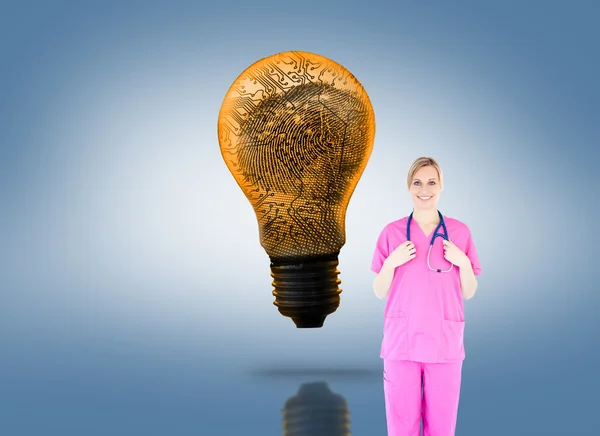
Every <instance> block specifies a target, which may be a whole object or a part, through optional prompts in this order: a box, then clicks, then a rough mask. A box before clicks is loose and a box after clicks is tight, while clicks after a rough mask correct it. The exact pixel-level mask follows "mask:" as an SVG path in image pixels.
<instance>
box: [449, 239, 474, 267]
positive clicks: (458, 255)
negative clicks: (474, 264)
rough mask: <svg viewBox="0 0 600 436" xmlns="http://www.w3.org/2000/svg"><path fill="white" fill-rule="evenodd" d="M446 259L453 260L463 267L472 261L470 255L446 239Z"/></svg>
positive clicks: (455, 263)
mask: <svg viewBox="0 0 600 436" xmlns="http://www.w3.org/2000/svg"><path fill="white" fill-rule="evenodd" d="M444 259H446V260H447V261H448V262H452V263H453V264H454V265H456V266H457V267H459V268H460V267H463V266H464V265H468V264H469V263H471V260H470V259H469V258H468V256H467V255H466V254H465V253H464V252H463V251H462V250H461V249H460V248H458V247H457V246H456V245H455V244H454V243H453V242H451V241H447V240H445V239H444Z"/></svg>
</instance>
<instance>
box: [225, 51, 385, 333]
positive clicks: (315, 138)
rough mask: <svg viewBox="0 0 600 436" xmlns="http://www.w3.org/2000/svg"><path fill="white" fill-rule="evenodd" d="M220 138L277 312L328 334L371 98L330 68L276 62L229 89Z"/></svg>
mask: <svg viewBox="0 0 600 436" xmlns="http://www.w3.org/2000/svg"><path fill="white" fill-rule="evenodd" d="M218 138H219V145H220V148H221V153H222V156H223V159H224V161H225V163H226V165H227V167H228V169H229V171H230V172H231V174H232V175H233V177H234V178H235V180H236V182H237V183H238V185H239V186H240V188H241V189H242V191H243V192H244V194H245V195H246V198H247V199H248V200H249V201H250V203H251V205H252V207H253V208H254V212H255V214H256V218H257V220H258V227H259V236H260V243H261V245H262V247H263V248H264V249H265V251H266V253H267V254H268V256H269V258H270V261H271V264H270V268H271V276H272V277H273V282H272V285H273V287H274V288H275V289H274V290H273V295H274V296H275V301H274V303H273V304H275V305H276V306H277V307H278V309H279V312H280V313H281V314H282V315H284V316H288V317H290V318H292V320H293V321H294V323H295V324H296V326H297V327H298V328H307V327H322V326H323V323H324V321H325V318H326V317H327V315H329V314H331V313H333V312H335V311H336V310H337V308H338V306H339V303H340V296H339V294H340V293H341V292H342V291H341V289H339V287H338V285H339V284H340V283H341V281H340V280H339V279H338V274H339V271H338V270H337V265H338V255H339V252H340V250H341V248H342V246H343V245H344V244H345V242H346V234H345V217H346V209H347V207H348V203H349V202H350V197H351V196H352V193H353V192H354V189H355V188H356V185H357V184H358V181H359V179H360V177H361V175H362V173H363V171H364V169H365V167H366V165H367V162H368V160H369V157H370V155H371V151H372V149H373V142H374V138H375V115H374V112H373V107H372V105H371V101H370V99H369V96H368V95H367V93H366V92H365V90H364V88H363V87H362V85H361V84H360V83H359V82H358V80H357V79H356V78H355V77H354V76H353V75H352V74H351V73H350V72H349V71H348V70H346V69H345V68H344V67H343V66H341V65H340V64H338V63H336V62H334V61H332V60H330V59H327V58H325V57H323V56H320V55H316V54H313V53H307V52H297V51H290V52H284V53H278V54H275V55H272V56H270V57H267V58H264V59H261V60H259V61H257V62H255V63H254V64H252V65H251V66H250V67H248V68H247V69H246V70H245V71H244V72H243V73H242V74H241V75H240V76H239V77H238V78H237V79H236V80H235V82H234V83H233V84H232V85H231V87H230V88H229V90H228V92H227V94H226V95H225V98H224V101H223V104H222V106H221V110H220V112H219V120H218Z"/></svg>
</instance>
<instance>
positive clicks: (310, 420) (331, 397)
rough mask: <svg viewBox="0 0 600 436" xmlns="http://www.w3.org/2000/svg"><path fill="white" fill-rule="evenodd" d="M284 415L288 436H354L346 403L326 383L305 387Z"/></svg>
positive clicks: (287, 406)
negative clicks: (351, 434) (351, 432)
mask: <svg viewBox="0 0 600 436" xmlns="http://www.w3.org/2000/svg"><path fill="white" fill-rule="evenodd" d="M282 414H283V434H284V435H286V436H350V412H349V411H348V405H347V403H346V400H345V399H344V397H343V396H341V395H340V394H335V393H333V392H332V391H331V389H329V385H328V384H327V383H326V382H324V381H318V382H312V383H304V384H302V385H301V386H300V388H299V389H298V393H297V394H296V395H294V396H293V397H291V398H290V399H288V400H287V401H286V402H285V407H284V408H283V410H282Z"/></svg>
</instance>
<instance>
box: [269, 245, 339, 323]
mask: <svg viewBox="0 0 600 436" xmlns="http://www.w3.org/2000/svg"><path fill="white" fill-rule="evenodd" d="M337 265H338V259H337V256H335V257H333V258H329V259H308V260H304V259H303V260H300V261H297V262H296V263H289V264H276V263H271V277H273V283H272V284H273V287H274V288H275V290H274V291H273V295H274V296H275V301H274V302H273V304H274V305H275V306H277V308H278V309H279V313H281V314H282V315H283V316H287V317H289V318H291V319H292V321H293V322H294V324H295V325H296V327H297V328H320V327H323V324H324V323H325V318H327V316H328V315H330V314H331V313H333V312H335V311H336V310H337V308H338V307H339V305H340V293H341V292H342V290H341V289H340V288H339V287H338V285H339V284H340V283H341V281H340V280H339V279H338V274H339V273H340V272H339V271H338V270H337Z"/></svg>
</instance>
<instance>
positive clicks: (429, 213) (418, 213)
mask: <svg viewBox="0 0 600 436" xmlns="http://www.w3.org/2000/svg"><path fill="white" fill-rule="evenodd" d="M413 219H414V220H415V221H416V222H418V223H419V224H439V222H440V217H439V215H438V211H437V209H413Z"/></svg>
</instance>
